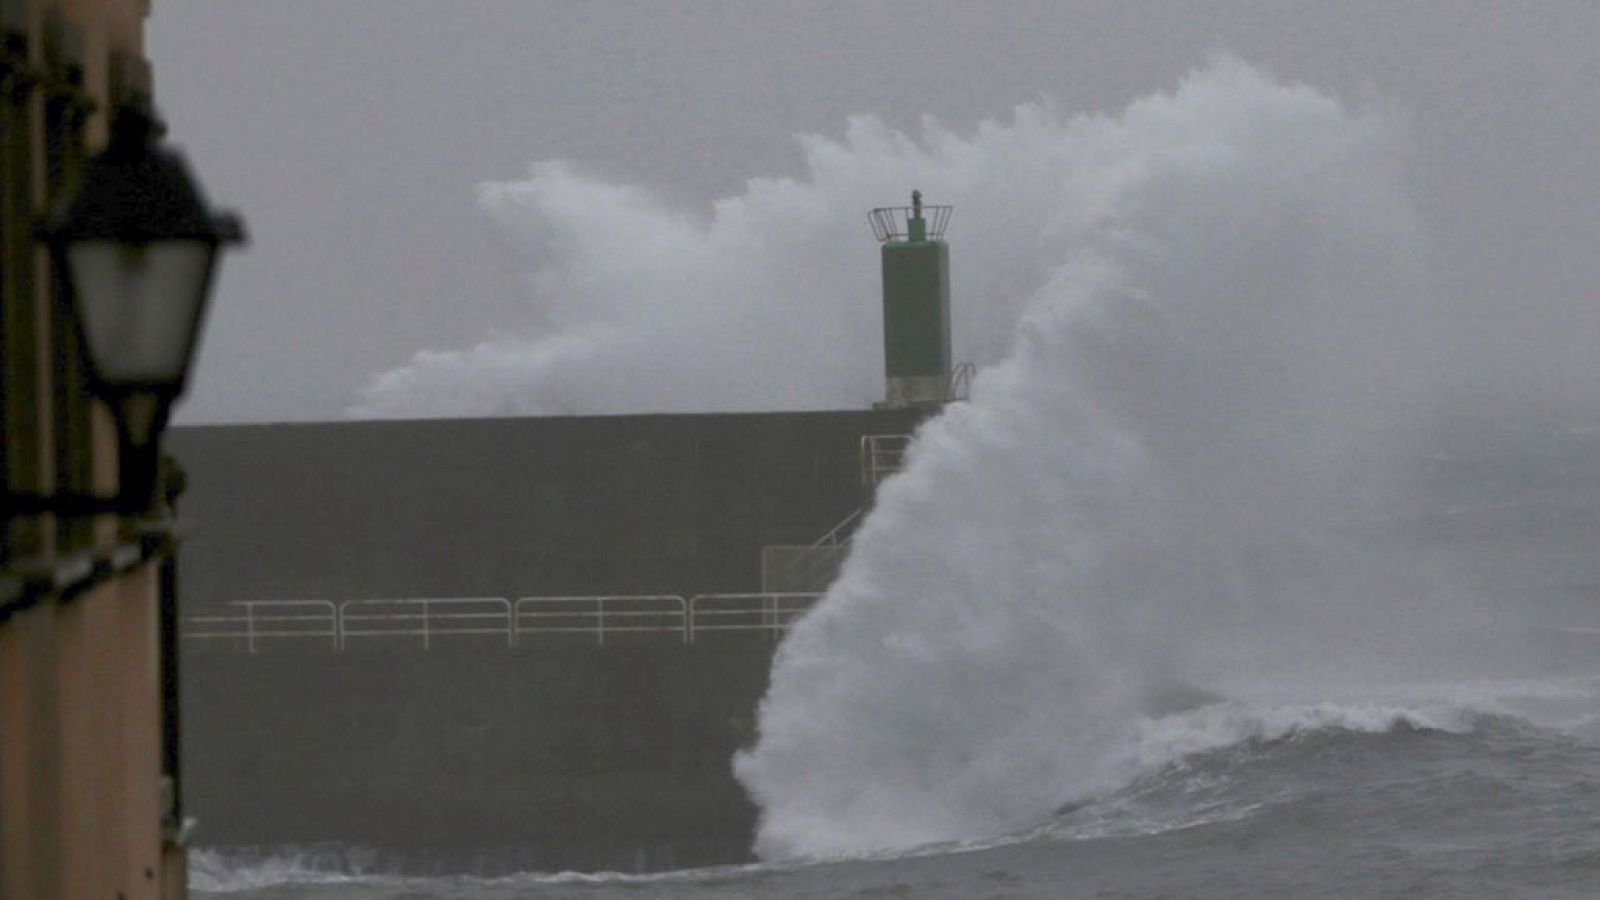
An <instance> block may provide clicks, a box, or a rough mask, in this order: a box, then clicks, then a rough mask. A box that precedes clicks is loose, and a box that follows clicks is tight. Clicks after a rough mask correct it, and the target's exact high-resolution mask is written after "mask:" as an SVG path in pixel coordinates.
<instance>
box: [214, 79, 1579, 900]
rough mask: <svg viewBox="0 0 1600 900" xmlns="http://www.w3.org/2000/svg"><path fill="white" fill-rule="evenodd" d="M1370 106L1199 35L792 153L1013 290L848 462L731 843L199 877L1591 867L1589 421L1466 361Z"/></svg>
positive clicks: (233, 857) (826, 893)
mask: <svg viewBox="0 0 1600 900" xmlns="http://www.w3.org/2000/svg"><path fill="white" fill-rule="evenodd" d="M1403 118H1404V117H1403V116H1396V115H1393V114H1392V112H1391V111H1389V110H1385V109H1383V108H1382V107H1381V106H1378V107H1374V108H1370V109H1352V108H1350V107H1348V106H1346V105H1344V104H1341V103H1340V102H1338V101H1337V100H1335V99H1333V98H1329V97H1327V96H1324V95H1322V94H1319V93H1317V92H1316V91H1314V90H1311V89H1309V88H1306V87H1302V86H1296V85H1284V84H1280V83H1277V82H1275V81H1273V80H1272V79H1271V78H1269V77H1267V76H1265V75H1263V74H1261V73H1259V72H1257V71H1255V70H1253V69H1250V68H1249V67H1248V66H1245V65H1243V64H1240V63H1237V62H1233V61H1228V60H1220V61H1218V62H1216V63H1214V64H1212V65H1211V66H1209V67H1207V68H1206V69H1203V70H1201V71H1199V72H1197V73H1195V74H1194V75H1192V76H1191V77H1190V78H1188V79H1186V80H1185V81H1184V82H1183V83H1182V84H1181V85H1180V86H1179V87H1178V88H1177V89H1176V90H1174V91H1172V92H1170V93H1164V94H1158V95H1153V96H1151V97H1147V98H1144V99H1142V100H1140V101H1138V102H1136V103H1134V104H1133V105H1131V106H1130V107H1129V108H1128V109H1127V110H1126V111H1124V112H1123V113H1122V114H1120V115H1118V116H1104V117H1084V118H1081V119H1074V120H1071V121H1068V122H1060V121H1056V120H1054V119H1052V118H1051V116H1050V115H1047V114H1045V113H1043V112H1036V113H1034V114H1030V116H1029V117H1028V118H1027V120H1026V121H1024V120H1023V117H1022V116H1021V114H1020V113H1019V121H1018V122H1017V123H1015V124H1014V125H1012V126H998V125H990V126H985V128H984V129H980V131H979V134H977V135H976V136H974V137H973V138H972V139H971V140H962V139H958V138H955V137H952V136H949V135H941V136H938V137H937V138H936V139H930V141H929V144H930V146H928V147H925V148H918V147H913V148H912V149H911V150H907V149H906V140H909V139H905V140H899V141H896V140H883V141H876V140H862V141H859V142H856V143H852V144H850V145H848V146H842V147H834V148H832V149H830V150H829V151H828V152H827V153H826V154H824V155H825V156H826V157H827V161H828V167H829V168H828V169H827V171H826V172H824V173H820V174H819V175H818V183H816V184H811V185H798V184H792V183H791V184H785V185H781V186H779V187H781V188H782V191H780V192H787V194H789V195H792V196H790V197H789V199H790V200H793V201H795V202H793V203H790V204H788V206H789V209H790V210H792V209H796V208H798V209H803V210H806V211H808V213H807V214H808V215H813V216H821V215H823V214H824V213H826V214H827V215H830V216H831V215H832V213H831V212H830V210H833V209H837V208H838V207H839V203H840V201H839V199H838V198H837V197H835V198H832V199H830V198H829V196H828V194H827V191H835V192H844V188H847V187H853V188H854V189H856V192H859V189H860V188H862V187H863V186H870V187H873V188H876V187H878V186H879V185H878V183H877V182H879V181H883V180H885V179H888V178H889V177H890V176H892V178H893V179H902V178H906V177H913V176H914V177H917V178H920V179H926V181H925V183H922V184H921V185H920V186H921V187H923V188H924V189H925V190H927V191H928V192H929V193H928V196H929V197H930V199H931V200H935V201H936V202H937V199H936V198H940V195H939V193H938V191H936V190H934V187H948V188H949V189H950V190H951V191H952V192H958V191H960V190H969V191H977V192H978V193H980V194H981V193H982V192H984V191H988V192H990V193H992V194H995V195H998V196H1001V197H1005V198H1008V199H1009V200H1014V201H1015V204H1016V208H1017V209H1019V210H1025V211H1027V213H1028V214H1027V216H1026V217H1025V219H1026V222H1027V228H1026V230H1025V231H1024V232H1023V234H1024V236H1025V239H1020V240H1019V243H1020V244H1022V245H1025V246H1021V247H1020V248H1016V252H1015V253H1014V255H1013V256H1010V257H1004V258H1006V259H1009V260H1011V261H1012V262H1014V263H1015V264H1016V265H1015V266H1014V269H1015V273H1013V274H1016V276H1017V277H1015V278H1013V279H1012V280H1011V281H1010V282H1009V284H1011V286H1012V287H1013V288H1014V289H1015V290H1014V294H1013V295H1009V296H1007V297H1002V298H999V299H994V298H988V299H985V298H982V297H980V298H977V299H974V300H972V301H965V300H958V301H957V302H958V303H961V302H972V303H975V304H976V303H991V302H992V303H994V304H998V305H999V306H1000V307H1003V308H1005V309H1008V310H1012V311H1013V314H1012V315H1011V317H1010V319H1011V321H1010V324H1009V329H1010V330H1009V334H1010V344H1009V349H1008V350H1006V351H1005V352H1004V353H1003V354H1002V355H1001V357H1000V358H998V359H996V360H994V361H992V362H991V363H990V364H988V365H986V366H984V367H983V368H982V370H981V372H980V374H979V376H978V378H977V380H976V382H975V384H974V386H973V392H972V398H971V400H970V402H966V403H960V404H954V405H952V406H950V407H948V408H947V409H946V410H945V412H944V413H943V414H942V415H940V416H939V417H937V418H936V419H933V420H931V421H929V422H928V423H927V424H926V425H925V426H924V427H923V428H922V429H921V430H920V431H919V433H918V435H917V436H916V438H915V440H914V442H913V443H912V445H911V448H910V450H909V453H908V462H907V466H906V468H905V470H904V471H903V472H901V473H900V474H898V475H897V476H895V477H894V478H892V479H890V480H889V481H887V482H886V483H884V484H883V485H882V486H881V487H880V489H879V493H878V497H877V501H876V506H875V508H874V509H873V511H872V513H871V515H870V516H869V517H868V518H867V519H866V521H865V523H864V524H863V526H862V527H861V529H860V531H859V532H858V534H857V535H856V537H855V539H854V543H853V545H852V550H851V553H850V556H849V558H848V560H847V561H846V563H845V565H844V567H843V570H842V572H841V574H840V577H839V579H838V580H837V581H836V582H835V584H834V585H833V586H832V588H831V589H830V590H829V592H828V594H827V596H826V597H825V598H823V600H822V601H821V602H820V603H819V604H818V605H817V606H816V607H815V608H814V609H813V610H812V611H811V612H810V613H809V614H808V615H807V616H805V617H804V618H803V619H802V620H801V621H800V622H798V623H797V624H796V626H795V627H794V628H793V630H792V631H791V632H790V634H789V635H788V637H787V638H786V639H785V641H784V642H783V644H782V645H781V646H780V648H779V650H778V652H777V655H776V658H775V660H774V664H773V670H772V680H771V687H770V690H769V693H768V696H767V697H766V699H765V700H764V701H763V704H762V707H761V710H760V715H759V736H758V739H757V741H756V742H755V744H754V745H753V746H752V747H750V748H749V749H748V750H747V751H745V752H744V753H741V754H740V755H739V756H738V757H737V758H736V759H734V760H730V766H732V768H733V771H734V772H735V773H736V775H737V776H738V778H739V779H740V781H741V782H742V784H743V785H744V786H745V788H746V789H747V791H748V792H749V794H750V796H751V797H752V798H753V799H754V800H755V801H756V803H757V805H758V806H759V808H760V810H761V820H760V824H759V828H758V832H757V834H756V835H754V836H753V840H754V847H755V850H756V852H757V854H758V855H759V857H760V858H761V860H762V862H760V863H758V864H753V865H743V866H735V867H728V868H720V869H707V870H696V871H687V872H670V873H663V874H654V875H629V874H606V873H587V874H578V873H516V874H503V873H493V874H492V875H491V876H490V877H483V876H482V875H481V874H480V873H475V872H472V871H470V867H469V868H468V869H467V870H464V871H462V872H460V873H457V874H452V873H443V874H432V875H429V876H427V877H418V876H402V875H399V874H396V873H397V872H398V871H401V870H402V869H403V866H401V867H396V866H395V865H394V864H393V861H391V860H385V859H383V858H382V857H381V855H376V854H372V853H370V852H366V851H361V850H359V849H351V848H343V849H340V848H300V849H294V848H277V849H270V848H269V849H266V850H261V851H250V852H245V851H228V852H223V851H216V850H211V851H208V850H204V849H202V850H200V851H198V852H196V854H195V856H194V859H193V884H194V886H195V888H196V890H197V892H198V893H199V894H200V895H201V896H208V895H229V896H242V897H250V898H320V897H356V898H360V897H396V898H399V897H407V898H418V900H422V898H458V897H919V898H920V897H951V898H956V897H960V898H968V897H1162V896H1166V897H1230V898H1237V897H1285V896H1293V897H1317V896H1324V897H1396V896H1407V897H1506V896H1517V897H1594V896H1600V827H1597V826H1600V606H1597V603H1596V600H1595V598H1596V597H1597V596H1600V591H1596V589H1595V587H1594V586H1595V585H1596V584H1600V566H1597V565H1596V564H1595V563H1594V562H1592V561H1591V557H1593V556H1594V548H1595V546H1596V541H1597V539H1600V512H1597V511H1600V435H1597V433H1596V432H1595V431H1594V430H1593V429H1592V427H1590V426H1592V424H1593V422H1594V421H1596V411H1595V410H1594V409H1589V408H1581V407H1573V406H1570V405H1564V404H1565V403H1566V400H1567V399H1569V398H1553V397H1551V396H1549V395H1548V393H1546V392H1545V391H1544V390H1543V389H1542V385H1541V382H1540V381H1539V379H1538V378H1530V379H1528V380H1524V381H1521V382H1517V383H1514V384H1513V383H1498V382H1495V381H1493V379H1490V380H1489V381H1487V382H1486V381H1485V380H1483V377H1480V376H1479V373H1476V372H1475V371H1474V370H1473V369H1472V367H1471V365H1470V360H1471V358H1472V354H1471V344H1470V342H1469V341H1467V340H1466V339H1465V338H1463V337H1462V336H1461V335H1458V334H1454V333H1452V324H1453V323H1454V322H1456V321H1457V320H1458V319H1459V318H1460V317H1459V316H1458V315H1456V311H1455V310H1454V309H1453V307H1452V306H1451V298H1449V297H1444V296H1439V295H1438V294H1437V293H1436V292H1435V291H1433V290H1431V289H1430V287H1429V278H1428V271H1427V260H1428V253H1427V240H1426V233H1425V228H1424V227H1423V226H1422V224H1421V223H1419V221H1418V217H1417V216H1416V215H1415V214H1414V212H1413V211H1412V209H1411V207H1410V203H1409V202H1408V197H1409V192H1408V190H1407V187H1406V184H1407V172H1408V170H1409V168H1410V167H1411V166H1413V165H1414V164H1415V163H1416V161H1414V160H1410V159H1409V158H1408V157H1407V155H1406V153H1407V151H1406V147H1407V142H1406V141H1405V140H1404V126H1403ZM913 143H914V142H913ZM840 172H844V173H846V175H848V174H849V173H851V172H856V173H857V174H858V175H859V177H856V178H854V179H852V178H850V177H843V176H841V175H840V174H839V173H840ZM884 173H888V175H885V174H884ZM824 175H827V176H828V177H827V178H824V177H823V176H824ZM824 182H826V183H824ZM767 187H769V188H770V187H772V186H771V185H768V186H767ZM753 190H754V189H753ZM811 201H815V202H811ZM763 209H765V207H763V206H761V204H754V205H751V206H750V208H749V209H747V210H746V212H747V213H748V214H749V215H770V216H771V217H772V219H771V221H770V222H767V224H768V225H772V226H773V228H772V232H773V233H774V234H781V235H782V236H783V239H784V240H788V239H789V237H788V233H787V232H786V231H784V230H783V229H782V228H778V227H777V225H778V224H779V223H782V222H786V221H789V219H788V217H787V215H788V214H787V211H786V210H785V209H784V208H782V205H774V206H773V207H772V208H771V209H770V210H767V211H766V212H764V213H763V212H762V210H763ZM819 211H821V212H819ZM763 221H765V220H763ZM751 233H752V234H755V235H758V236H759V235H761V234H765V233H766V231H765V230H763V229H760V228H757V229H753V230H752V232H751ZM1007 233H1008V234H1016V233H1018V232H1017V231H1016V230H1013V231H1010V232H1007ZM774 240H776V238H774ZM957 254H958V255H957V256H956V259H957V260H964V259H966V258H964V257H961V256H960V255H959V245H957ZM672 256H673V259H675V260H676V259H679V258H681V256H682V255H681V254H673V255H672ZM957 264H968V263H966V262H961V263H957ZM652 283H653V282H652ZM557 362H559V361H557ZM1526 362H1527V364H1528V371H1529V372H1535V373H1536V372H1538V371H1539V368H1538V363H1539V357H1538V354H1537V348H1529V350H1528V356H1527V360H1526ZM550 364H551V365H555V364H556V363H550ZM720 377H725V372H722V373H720ZM1485 377H1486V376H1485Z"/></svg>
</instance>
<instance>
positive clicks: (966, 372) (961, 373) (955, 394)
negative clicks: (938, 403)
mask: <svg viewBox="0 0 1600 900" xmlns="http://www.w3.org/2000/svg"><path fill="white" fill-rule="evenodd" d="M977 372H978V367H977V366H974V365H973V364H972V363H969V362H964V363H961V364H960V365H958V366H956V367H955V369H953V370H952V371H951V372H950V386H949V388H947V389H946V391H945V397H946V398H947V399H949V400H950V401H951V402H959V401H963V400H967V399H969V398H970V397H971V396H972V379H973V377H974V376H975V375H977Z"/></svg>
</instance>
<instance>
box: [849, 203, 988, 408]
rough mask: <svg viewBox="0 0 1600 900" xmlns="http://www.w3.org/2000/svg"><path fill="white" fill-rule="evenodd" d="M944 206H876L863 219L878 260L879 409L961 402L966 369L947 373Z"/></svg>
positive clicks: (947, 249)
mask: <svg viewBox="0 0 1600 900" xmlns="http://www.w3.org/2000/svg"><path fill="white" fill-rule="evenodd" d="M951 210H952V207H949V206H924V205H923V203H922V192H921V191H912V192H911V205H910V206H882V207H879V208H877V209H874V210H872V212H870V213H868V214H867V219H868V221H869V222H871V223H872V233H873V235H874V236H875V237H877V239H878V243H880V244H881V245H882V257H883V370H884V376H885V378H886V381H887V390H886V392H885V394H884V401H883V402H882V403H879V404H877V407H878V408H879V409H907V408H911V407H937V406H941V405H943V404H945V403H948V402H949V401H951V400H957V399H964V396H962V395H964V393H965V387H966V380H967V377H969V375H970V372H971V367H970V366H962V367H961V370H960V372H959V374H957V375H953V374H952V370H951V365H950V245H948V244H946V243H945V242H944V229H945V226H946V225H948V224H949V223H950V212H951Z"/></svg>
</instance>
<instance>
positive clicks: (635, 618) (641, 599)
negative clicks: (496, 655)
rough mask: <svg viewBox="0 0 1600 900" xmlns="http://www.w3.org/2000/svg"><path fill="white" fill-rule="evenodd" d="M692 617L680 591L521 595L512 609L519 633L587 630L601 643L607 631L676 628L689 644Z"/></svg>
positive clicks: (619, 631) (604, 640)
mask: <svg viewBox="0 0 1600 900" xmlns="http://www.w3.org/2000/svg"><path fill="white" fill-rule="evenodd" d="M689 618H690V617H689V605H688V602H687V601H685V600H684V599H683V597H682V596H680V595H678V594H611V595H591V596H571V597H519V598H517V603H516V607H515V609H514V611H513V613H512V622H513V627H514V630H515V633H516V634H517V635H519V636H520V635H524V634H541V633H543V634H553V633H565V634H586V633H588V634H593V635H594V637H595V643H596V644H598V645H600V646H604V645H605V642H606V635H607V634H639V633H648V632H677V633H678V635H679V637H680V639H681V640H682V642H683V643H685V644H687V643H689V641H690V640H691V637H690V633H689ZM674 620H675V621H674Z"/></svg>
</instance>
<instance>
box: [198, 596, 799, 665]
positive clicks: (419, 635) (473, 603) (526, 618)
mask: <svg viewBox="0 0 1600 900" xmlns="http://www.w3.org/2000/svg"><path fill="white" fill-rule="evenodd" d="M820 596H821V594H819V593H809V592H807V593H802V592H765V593H729V594H698V595H696V596H695V597H693V598H691V599H687V600H686V599H684V598H683V597H682V596H680V595H677V594H630V595H620V594H619V595H609V596H572V597H521V598H518V599H517V600H516V601H515V602H513V601H511V600H509V599H507V598H504V597H399V598H382V599H358V600H345V601H342V602H334V601H331V600H249V601H242V602H237V603H234V604H232V606H233V607H234V608H235V609H236V610H237V611H229V612H228V613H225V614H223V613H217V614H210V613H208V614H203V615H193V616H185V617H184V618H183V620H182V623H181V626H182V627H181V635H182V636H183V638H184V639H185V640H204V641H216V640H229V641H234V642H235V646H242V647H243V648H244V649H245V650H247V651H248V652H250V653H255V652H257V650H258V649H259V648H260V647H261V645H262V644H263V643H264V642H267V641H281V640H291V639H299V640H304V639H318V640H323V641H327V642H328V644H327V645H328V646H329V647H330V648H332V649H334V650H336V651H342V650H344V649H345V648H347V647H348V646H349V645H350V643H351V642H352V641H355V642H362V641H370V640H376V639H383V638H388V639H396V638H400V639H405V640H420V644H421V647H422V649H424V650H428V649H432V647H433V645H434V644H435V643H436V642H437V641H438V639H439V638H441V637H447V636H469V637H494V638H496V639H499V640H504V642H505V644H506V646H508V647H516V646H518V645H520V644H521V643H522V640H523V639H524V638H526V637H528V636H532V635H546V636H550V635H563V634H565V635H582V636H592V637H593V638H594V641H595V643H596V644H597V645H601V646H604V645H605V644H606V642H607V641H608V640H611V639H613V638H615V637H616V636H618V635H623V634H630V635H639V634H645V635H649V634H659V635H671V636H673V637H676V638H677V639H678V640H679V641H680V642H682V643H685V644H688V643H693V642H694V640H695V636H696V635H697V634H701V633H709V632H764V633H766V635H767V636H768V637H770V638H774V639H775V638H777V637H779V636H781V635H782V634H783V632H784V631H786V630H787V629H788V628H789V626H790V625H791V624H792V623H793V622H794V620H795V619H797V618H799V616H800V615H801V614H802V613H803V612H805V611H806V610H807V609H809V608H810V607H811V605H812V604H813V603H814V602H816V599H817V598H818V597H820Z"/></svg>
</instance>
